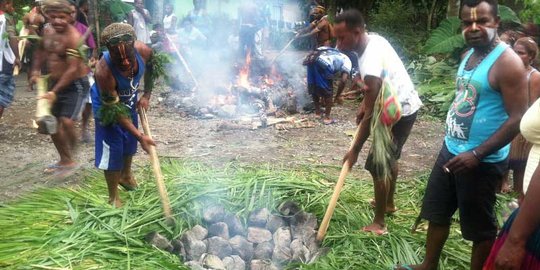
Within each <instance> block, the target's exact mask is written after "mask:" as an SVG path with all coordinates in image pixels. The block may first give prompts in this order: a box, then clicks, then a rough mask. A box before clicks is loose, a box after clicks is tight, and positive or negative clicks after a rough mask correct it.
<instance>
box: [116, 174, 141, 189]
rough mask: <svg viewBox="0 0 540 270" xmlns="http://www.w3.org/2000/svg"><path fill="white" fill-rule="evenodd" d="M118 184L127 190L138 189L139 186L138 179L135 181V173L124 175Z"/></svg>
mask: <svg viewBox="0 0 540 270" xmlns="http://www.w3.org/2000/svg"><path fill="white" fill-rule="evenodd" d="M118 184H119V185H120V186H122V187H123V188H125V189H126V190H127V191H132V190H136V189H137V187H138V186H139V185H138V184H137V181H135V177H134V176H133V175H130V176H125V177H122V178H121V180H120V182H119V183H118Z"/></svg>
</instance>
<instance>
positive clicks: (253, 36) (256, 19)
mask: <svg viewBox="0 0 540 270" xmlns="http://www.w3.org/2000/svg"><path fill="white" fill-rule="evenodd" d="M238 18H239V22H240V28H239V32H238V38H239V45H240V46H239V56H240V57H241V58H242V59H245V58H246V57H247V55H248V54H249V55H250V57H252V58H256V59H262V57H263V53H262V48H261V46H260V45H261V44H260V42H258V41H260V39H259V40H257V33H259V31H260V30H261V24H260V14H259V9H258V7H257V5H256V4H255V3H253V2H251V1H247V2H246V1H244V2H243V3H242V5H241V6H240V8H239V9H238ZM259 37H260V36H259Z"/></svg>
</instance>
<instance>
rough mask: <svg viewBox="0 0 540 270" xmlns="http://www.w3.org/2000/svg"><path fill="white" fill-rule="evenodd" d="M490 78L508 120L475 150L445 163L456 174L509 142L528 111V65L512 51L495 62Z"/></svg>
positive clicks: (478, 162)
mask: <svg viewBox="0 0 540 270" xmlns="http://www.w3.org/2000/svg"><path fill="white" fill-rule="evenodd" d="M489 77H490V78H489V82H490V84H491V85H494V86H495V88H496V89H497V88H498V89H500V92H501V95H502V98H503V102H504V107H505V109H506V112H507V113H508V119H507V120H506V121H505V122H504V123H503V124H502V125H501V127H500V128H499V129H498V130H497V131H496V132H495V133H494V134H493V135H492V136H491V137H489V138H488V139H487V140H486V141H485V142H483V143H482V144H481V145H479V146H478V147H477V148H476V149H474V150H473V151H469V152H464V153H461V154H459V155H457V156H456V157H454V158H453V159H451V160H450V161H448V162H447V163H446V164H445V165H444V166H445V167H446V168H448V169H449V170H450V171H451V172H453V173H458V172H462V171H465V170H470V169H472V168H475V167H476V166H478V165H479V164H480V162H481V160H482V159H483V158H485V157H487V156H489V155H490V154H492V153H493V152H495V151H497V150H498V149H500V148H502V147H504V146H505V145H507V144H508V143H510V141H512V139H513V138H514V137H515V136H516V135H517V134H518V133H519V122H520V121H521V117H522V116H523V114H524V113H525V111H526V110H527V100H528V97H527V91H526V89H527V78H526V71H525V67H524V66H523V64H522V62H521V60H520V59H519V58H518V56H517V55H516V54H515V53H514V52H513V51H508V50H507V51H506V52H505V53H504V54H503V55H501V57H500V59H499V61H497V62H496V63H495V66H494V67H493V68H492V70H491V72H490V74H489Z"/></svg>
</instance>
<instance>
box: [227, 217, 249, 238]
mask: <svg viewBox="0 0 540 270" xmlns="http://www.w3.org/2000/svg"><path fill="white" fill-rule="evenodd" d="M224 221H225V223H227V226H228V227H229V236H235V235H242V236H245V235H246V228H245V227H244V225H243V224H242V221H241V220H240V218H239V217H238V216H236V215H233V214H228V215H226V216H225V220H224Z"/></svg>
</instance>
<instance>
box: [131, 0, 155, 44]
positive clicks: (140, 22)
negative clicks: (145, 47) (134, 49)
mask: <svg viewBox="0 0 540 270" xmlns="http://www.w3.org/2000/svg"><path fill="white" fill-rule="evenodd" d="M151 20H152V18H150V12H148V10H147V9H145V8H144V2H143V0H135V9H134V10H132V11H131V12H130V13H128V23H129V24H131V26H133V28H134V29H135V35H137V40H138V41H140V42H142V43H144V44H150V43H151V42H150V33H149V32H148V28H147V27H146V24H147V23H150V22H151Z"/></svg>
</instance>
